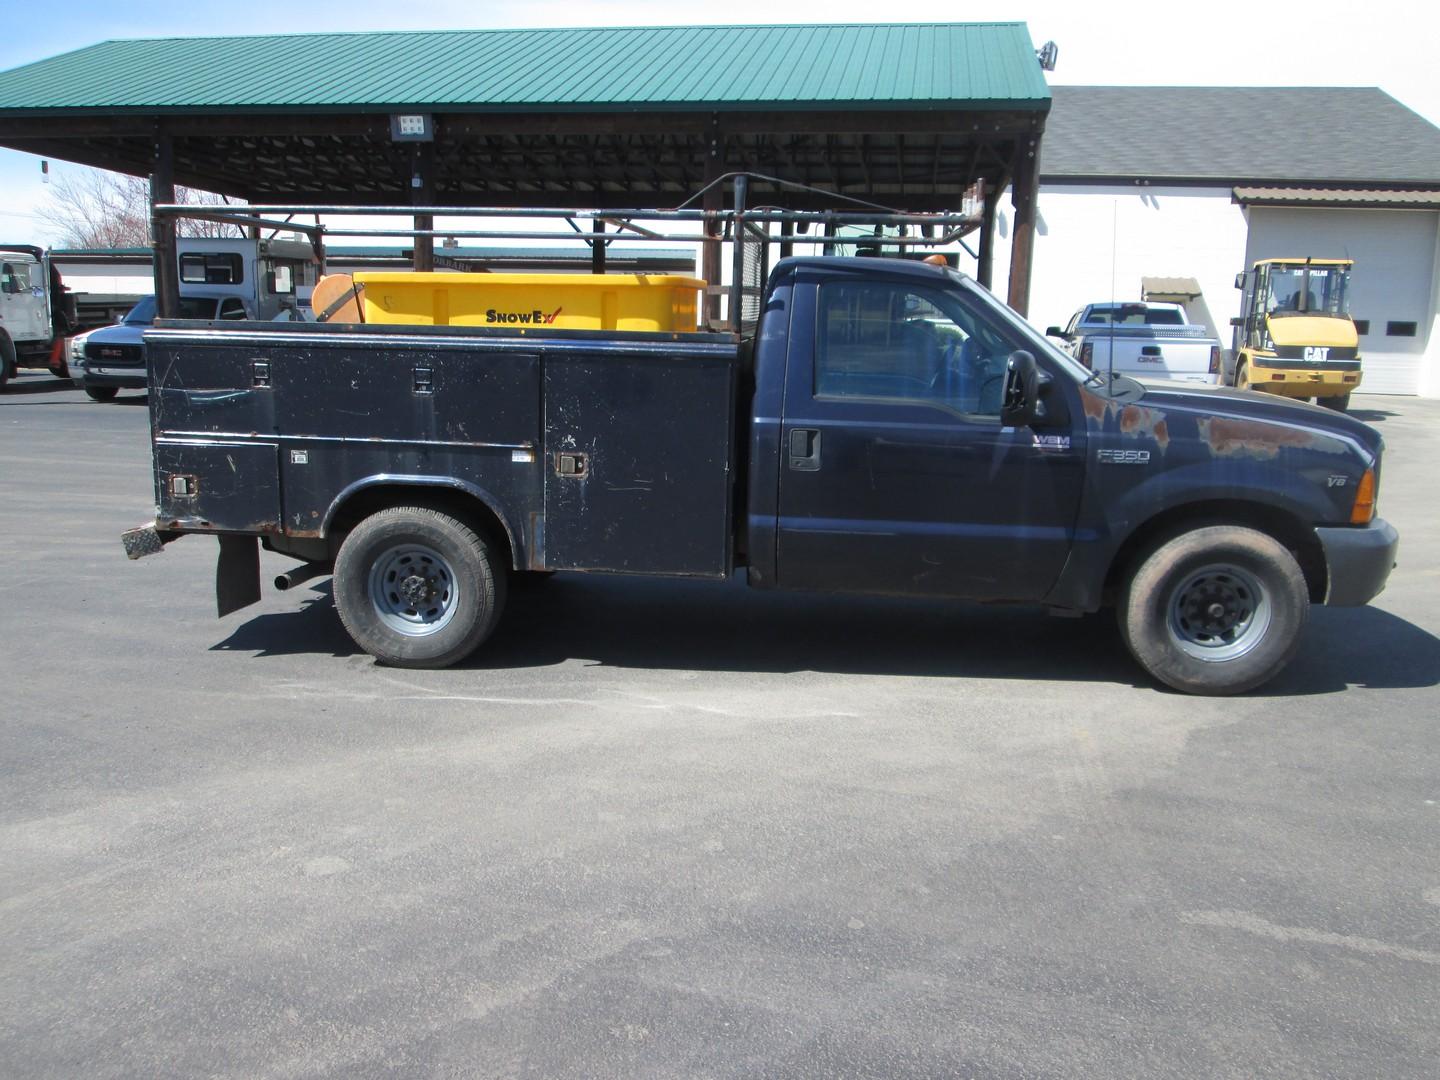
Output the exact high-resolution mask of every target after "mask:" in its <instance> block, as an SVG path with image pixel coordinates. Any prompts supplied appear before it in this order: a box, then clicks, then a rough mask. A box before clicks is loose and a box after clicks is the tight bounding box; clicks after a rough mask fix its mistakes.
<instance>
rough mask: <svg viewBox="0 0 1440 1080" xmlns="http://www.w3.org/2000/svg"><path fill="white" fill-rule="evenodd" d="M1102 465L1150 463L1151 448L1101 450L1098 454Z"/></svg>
mask: <svg viewBox="0 0 1440 1080" xmlns="http://www.w3.org/2000/svg"><path fill="white" fill-rule="evenodd" d="M1096 457H1098V458H1099V459H1100V463H1101V464H1102V465H1148V464H1150V451H1149V450H1101V451H1099V452H1098V453H1097V454H1096Z"/></svg>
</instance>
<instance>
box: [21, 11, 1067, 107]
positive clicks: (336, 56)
mask: <svg viewBox="0 0 1440 1080" xmlns="http://www.w3.org/2000/svg"><path fill="white" fill-rule="evenodd" d="M1049 101H1050V92H1049V90H1048V88H1047V87H1046V84H1045V79H1044V76H1043V75H1042V73H1041V70H1040V65H1039V63H1038V62H1037V61H1036V59H1035V50H1034V46H1033V44H1032V42H1031V40H1030V34H1029V31H1028V30H1027V29H1026V27H1025V24H1024V23H1015V22H1011V23H929V24H903V25H902V24H879V25H830V26H684V27H678V26H677V27H646V28H627V29H611V28H598V29H567V30H454V31H407V32H402V33H363V34H304V35H283V36H282V35H271V36H263V37H240V38H162V39H144V40H129V41H106V42H102V43H101V44H99V45H92V46H90V47H89V48H85V49H79V50H77V51H75V52H70V53H65V54H63V55H61V56H57V57H53V58H51V59H49V60H41V61H37V62H36V63H33V64H27V65H25V66H23V67H18V68H14V69H12V70H10V71H6V72H0V113H10V114H12V115H13V114H15V113H16V112H20V113H24V112H29V111H31V110H35V111H45V110H59V109H65V110H96V111H100V112H106V113H114V112H132V111H143V112H149V113H154V112H195V111H206V112H210V111H214V112H254V111H257V110H261V111H287V112H288V111H302V110H303V111H306V112H315V111H337V112H353V111H360V110H367V111H368V110H374V109H379V108H393V107H402V108H414V109H434V110H437V111H439V110H445V111H452V112H453V111H478V112H486V111H489V112H516V111H527V110H529V111H560V110H576V109H593V110H631V109H634V110H640V109H643V110H646V111H653V110H660V109H669V110H681V109H686V110H693V109H731V110H738V109H772V108H782V109H787V110H794V109H803V108H814V109H857V108H859V109H863V108H867V107H868V108H885V109H895V108H925V109H939V108H959V107H969V108H977V107H1005V108H1011V109H1035V110H1041V111H1043V110H1046V109H1048V108H1049Z"/></svg>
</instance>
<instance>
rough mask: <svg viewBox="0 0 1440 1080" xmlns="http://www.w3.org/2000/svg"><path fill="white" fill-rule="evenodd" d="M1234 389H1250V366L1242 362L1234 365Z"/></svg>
mask: <svg viewBox="0 0 1440 1080" xmlns="http://www.w3.org/2000/svg"><path fill="white" fill-rule="evenodd" d="M1235 389H1237V390H1249V389H1250V365H1249V364H1247V363H1246V362H1245V361H1244V360H1242V361H1240V363H1239V364H1237V365H1235Z"/></svg>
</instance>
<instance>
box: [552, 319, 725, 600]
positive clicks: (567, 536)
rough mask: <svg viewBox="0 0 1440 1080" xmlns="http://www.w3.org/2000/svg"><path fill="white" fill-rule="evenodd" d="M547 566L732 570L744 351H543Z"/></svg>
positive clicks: (719, 573) (694, 572) (701, 573)
mask: <svg viewBox="0 0 1440 1080" xmlns="http://www.w3.org/2000/svg"><path fill="white" fill-rule="evenodd" d="M544 385H545V525H544V565H545V567H546V568H548V569H552V570H611V571H619V572H624V573H640V574H674V575H684V576H696V577H725V576H726V575H728V574H729V572H730V562H731V555H730V549H731V542H730V541H731V518H732V513H733V511H732V506H731V500H732V492H731V485H732V477H733V473H734V441H735V433H734V427H735V423H734V416H735V350H734V348H733V347H731V346H706V345H699V344H688V345H686V346H684V347H683V351H675V352H667V351H665V349H664V348H659V349H656V350H654V351H640V350H635V351H629V350H622V349H616V350H615V351H604V352H602V351H599V350H596V351H584V352H565V351H560V350H556V351H553V352H549V353H547V354H546V357H545V376H544Z"/></svg>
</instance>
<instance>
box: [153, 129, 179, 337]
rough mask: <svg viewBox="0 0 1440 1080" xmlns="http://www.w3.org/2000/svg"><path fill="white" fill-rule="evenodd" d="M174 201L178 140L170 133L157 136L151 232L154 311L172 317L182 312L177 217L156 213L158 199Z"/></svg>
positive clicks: (159, 314)
mask: <svg viewBox="0 0 1440 1080" xmlns="http://www.w3.org/2000/svg"><path fill="white" fill-rule="evenodd" d="M174 201H175V144H174V142H173V141H172V140H171V138H170V136H169V135H166V134H163V133H157V134H156V136H155V167H154V172H152V173H151V174H150V208H151V209H150V236H151V240H152V242H153V244H154V249H153V250H154V256H153V260H154V266H155V315H156V317H157V318H161V319H173V318H175V317H176V316H177V315H178V314H179V313H180V261H179V255H178V250H177V245H176V243H175V235H176V228H175V219H174V218H173V217H170V216H169V215H166V216H163V217H162V216H161V215H159V214H157V213H155V209H154V208H155V206H156V205H157V204H159V203H173V202H174Z"/></svg>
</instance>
